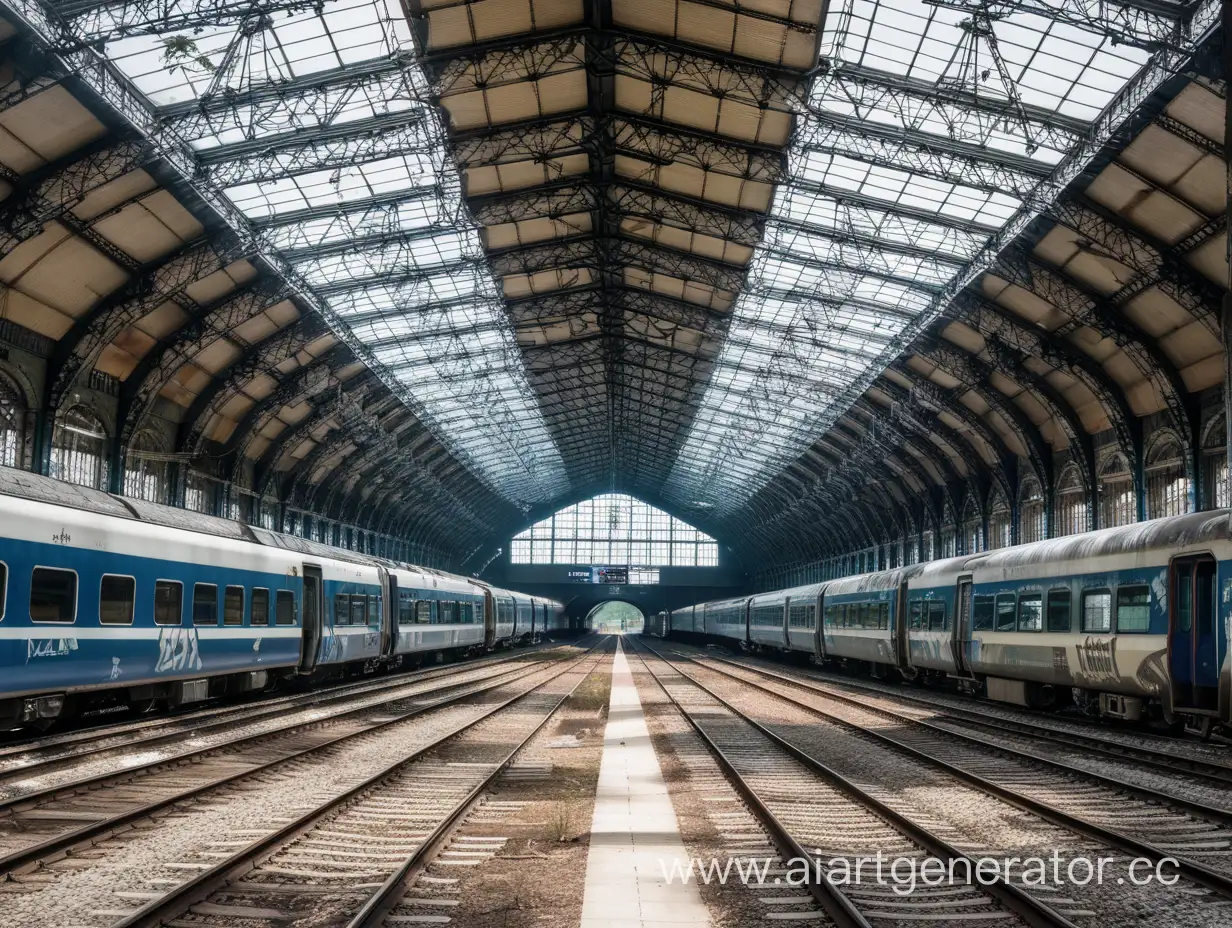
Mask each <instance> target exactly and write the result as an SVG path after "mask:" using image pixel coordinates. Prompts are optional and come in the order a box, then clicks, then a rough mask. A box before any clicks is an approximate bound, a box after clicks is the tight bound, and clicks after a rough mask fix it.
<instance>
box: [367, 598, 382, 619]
mask: <svg viewBox="0 0 1232 928" xmlns="http://www.w3.org/2000/svg"><path fill="white" fill-rule="evenodd" d="M368 624H369V625H380V624H381V597H379V596H369V597H368Z"/></svg>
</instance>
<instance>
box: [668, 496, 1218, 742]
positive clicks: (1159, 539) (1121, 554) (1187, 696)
mask: <svg viewBox="0 0 1232 928" xmlns="http://www.w3.org/2000/svg"><path fill="white" fill-rule="evenodd" d="M1230 625H1232V511H1230V510H1216V511H1212V512H1199V513H1193V514H1190V515H1184V516H1177V517H1174V518H1167V519H1156V520H1153V521H1150V522H1140V523H1137V524H1134V525H1128V526H1124V527H1120V528H1110V529H1103V530H1100V531H1095V532H1087V533H1085V534H1081V535H1070V536H1067V537H1064V538H1054V539H1049V540H1047V541H1040V542H1036V543H1033V544H1024V545H1018V546H1015V547H1012V548H1004V549H1001V550H997V551H988V552H985V553H982V554H972V555H966V556H962V557H955V558H948V559H945V560H939V561H931V562H928V563H924V564H917V565H914V566H911V567H903V568H898V569H895V570H888V571H883V572H880V573H873V574H864V575H862V576H855V577H843V578H841V579H837V580H830V581H826V582H822V583H815V584H811V585H809V586H801V587H796V588H794V589H789V590H776V591H774V592H771V593H758V594H757V595H755V596H745V597H739V598H736V599H728V600H722V601H718V602H708V603H701V604H698V605H696V606H688V607H686V608H684V609H677V610H675V611H673V612H670V613H667V612H661V613H659V614H658V615H656V616H655V617H654V618H653V619H652V620H650V621H648V623H647V631H648V632H649V633H650V634H654V635H659V636H663V637H665V636H668V635H672V634H683V635H684V636H686V637H687V636H689V635H694V636H706V637H707V638H717V639H721V640H724V641H729V642H735V643H737V644H738V645H739V646H740V647H742V648H745V649H752V650H765V651H779V652H786V653H796V654H802V655H807V656H808V658H809V659H810V660H811V661H813V662H814V663H818V664H823V663H828V664H836V665H845V666H850V667H852V668H854V669H859V670H866V671H868V672H869V673H871V674H872V675H873V676H874V677H881V678H884V677H889V676H895V677H897V678H900V679H904V680H908V681H916V682H920V683H923V684H935V683H940V682H948V683H952V684H954V685H956V686H957V687H958V688H960V689H962V690H964V691H966V692H969V693H972V694H978V695H984V696H987V697H988V698H990V699H994V700H999V701H1003V702H1008V703H1015V704H1018V705H1023V706H1030V707H1035V708H1051V707H1059V706H1061V705H1068V704H1075V705H1077V706H1078V707H1079V708H1081V709H1083V710H1085V711H1087V712H1088V713H1090V714H1098V715H1102V716H1105V717H1110V718H1117V719H1125V720H1131V721H1134V720H1139V719H1161V720H1163V721H1165V722H1167V723H1168V724H1170V725H1176V726H1182V725H1183V726H1184V727H1185V728H1186V729H1187V730H1188V731H1191V732H1193V733H1196V734H1199V735H1209V734H1210V733H1211V732H1212V731H1213V730H1215V729H1217V728H1219V727H1220V726H1223V727H1224V728H1225V729H1232V706H1230V703H1232V665H1230V662H1229V655H1228V639H1229V636H1230V632H1229V626H1230Z"/></svg>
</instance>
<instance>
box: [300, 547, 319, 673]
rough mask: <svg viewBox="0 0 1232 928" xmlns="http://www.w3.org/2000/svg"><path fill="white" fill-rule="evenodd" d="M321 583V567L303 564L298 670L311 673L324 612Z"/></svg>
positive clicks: (314, 664)
mask: <svg viewBox="0 0 1232 928" xmlns="http://www.w3.org/2000/svg"><path fill="white" fill-rule="evenodd" d="M322 593H323V583H322V581H321V568H320V567H310V566H308V565H307V564H305V565H304V633H303V636H302V637H301V638H300V645H299V646H300V652H299V672H300V673H311V672H312V669H313V668H314V667H316V665H317V653H318V652H319V651H320V649H321V617H322V615H323V614H324V601H323V600H322Z"/></svg>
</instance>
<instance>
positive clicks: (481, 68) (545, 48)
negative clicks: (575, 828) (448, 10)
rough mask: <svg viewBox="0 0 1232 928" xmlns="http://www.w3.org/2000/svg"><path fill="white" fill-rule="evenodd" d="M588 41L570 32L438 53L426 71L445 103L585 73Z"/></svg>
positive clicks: (429, 59) (429, 56) (431, 57)
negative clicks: (456, 97) (506, 86)
mask: <svg viewBox="0 0 1232 928" xmlns="http://www.w3.org/2000/svg"><path fill="white" fill-rule="evenodd" d="M587 38H588V37H587V36H585V35H583V34H580V33H577V32H571V33H566V34H564V35H553V36H549V37H547V38H542V39H539V40H537V41H532V42H526V41H515V42H509V43H499V44H494V45H492V46H490V47H486V48H474V47H461V48H445V49H439V50H434V51H432V52H429V53H428V54H427V55H425V56H424V61H425V70H427V72H428V74H429V77H430V79H431V81H432V92H433V94H434V95H435V96H437V97H439V98H442V99H443V98H447V97H449V96H451V95H453V94H458V93H469V92H472V91H475V90H478V89H480V88H487V87H498V86H501V85H502V84H513V83H520V82H522V81H528V80H538V79H539V78H541V77H546V76H547V75H549V74H562V73H566V72H568V71H581V70H585V68H586V59H587V46H586V39H587Z"/></svg>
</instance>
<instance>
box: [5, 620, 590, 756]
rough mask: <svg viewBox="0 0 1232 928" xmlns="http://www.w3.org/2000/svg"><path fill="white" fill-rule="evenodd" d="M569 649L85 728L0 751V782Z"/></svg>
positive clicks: (517, 654) (514, 654) (531, 651)
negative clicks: (47, 767)
mask: <svg viewBox="0 0 1232 928" xmlns="http://www.w3.org/2000/svg"><path fill="white" fill-rule="evenodd" d="M571 650H573V648H572V645H571V644H569V643H565V644H561V645H546V646H538V647H534V648H529V649H527V650H525V651H518V652H503V653H501V654H494V655H490V656H488V657H484V658H480V659H477V660H468V661H465V662H460V663H453V664H445V665H440V666H435V667H431V668H427V669H423V670H416V671H408V672H403V673H397V674H391V675H388V676H382V677H376V678H373V677H367V678H364V679H363V680H359V681H352V682H348V683H339V684H335V685H332V686H322V687H317V688H314V689H312V690H310V691H307V692H302V693H292V694H283V695H276V696H267V697H265V698H261V699H257V700H254V701H250V702H246V703H243V704H242V705H231V706H214V707H211V708H208V709H199V710H197V711H194V712H186V713H183V714H180V715H167V716H160V717H157V718H145V719H142V720H139V721H134V722H127V723H123V724H118V725H108V726H100V727H97V728H86V729H81V730H78V731H71V732H66V733H63V734H56V735H49V736H47V737H45V738H36V739H31V740H28V741H24V742H21V743H19V744H12V745H9V746H5V747H0V778H2V779H9V778H11V777H13V776H20V775H21V774H23V773H25V772H27V771H28V770H30V769H31V768H36V769H37V768H38V767H40V766H42V765H47V764H55V763H57V762H63V763H71V762H73V761H74V760H75V759H82V758H84V757H88V756H92V755H93V754H94V753H95V752H98V751H108V750H112V749H119V748H125V747H138V746H149V745H151V744H155V743H157V742H159V741H160V740H162V739H175V738H191V737H194V736H197V735H200V734H201V733H203V732H204V731H208V730H210V729H212V728H214V727H215V726H220V725H227V724H237V723H243V722H245V721H252V722H255V721H258V720H260V719H261V718H263V717H264V716H266V715H269V714H271V713H282V712H287V711H293V710H295V709H301V708H310V707H312V706H318V705H327V704H331V703H334V702H338V701H341V700H346V699H351V698H358V697H363V696H364V695H365V694H367V693H372V692H382V691H385V690H389V689H392V688H396V687H399V686H408V685H411V684H415V683H421V682H425V681H428V680H434V679H439V678H440V677H444V676H452V675H453V674H455V673H457V672H460V671H470V670H482V669H484V668H490V667H492V666H494V665H497V664H504V663H518V662H532V661H535V660H543V659H551V658H552V657H553V656H564V655H567V654H568V653H570V652H571Z"/></svg>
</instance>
